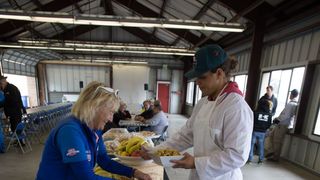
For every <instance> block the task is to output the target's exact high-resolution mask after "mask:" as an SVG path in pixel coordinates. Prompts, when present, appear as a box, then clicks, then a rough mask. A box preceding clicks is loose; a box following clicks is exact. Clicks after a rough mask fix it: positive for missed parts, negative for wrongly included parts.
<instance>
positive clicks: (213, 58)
mask: <svg viewBox="0 0 320 180" xmlns="http://www.w3.org/2000/svg"><path fill="white" fill-rule="evenodd" d="M227 57H228V56H227V53H226V52H225V51H224V50H223V49H222V48H221V47H220V46H219V45H217V44H210V45H206V46H204V47H202V48H200V49H199V50H198V51H197V52H196V55H195V66H194V67H193V69H192V70H190V71H189V72H187V73H186V74H185V76H186V77H187V78H188V79H193V78H197V77H199V76H201V75H202V74H204V73H206V72H208V71H210V70H213V69H215V68H217V67H219V66H220V65H222V64H223V63H224V62H225V61H226V59H227Z"/></svg>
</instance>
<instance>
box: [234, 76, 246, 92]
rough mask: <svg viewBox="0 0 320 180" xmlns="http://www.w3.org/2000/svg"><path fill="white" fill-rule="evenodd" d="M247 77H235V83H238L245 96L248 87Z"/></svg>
mask: <svg viewBox="0 0 320 180" xmlns="http://www.w3.org/2000/svg"><path fill="white" fill-rule="evenodd" d="M247 79H248V76H247V75H236V76H234V82H236V83H237V84H238V86H239V89H240V91H241V92H242V93H243V95H245V94H246V87H247Z"/></svg>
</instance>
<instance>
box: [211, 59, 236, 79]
mask: <svg viewBox="0 0 320 180" xmlns="http://www.w3.org/2000/svg"><path fill="white" fill-rule="evenodd" d="M237 65H238V60H236V59H235V58H234V57H228V58H227V59H226V60H225V61H224V63H223V64H221V65H220V66H218V67H216V68H214V69H213V70H211V72H212V73H215V72H216V71H217V69H219V68H221V69H222V70H223V71H224V73H225V74H226V77H227V78H228V80H229V79H230V76H231V73H232V72H234V71H235V70H236V68H237Z"/></svg>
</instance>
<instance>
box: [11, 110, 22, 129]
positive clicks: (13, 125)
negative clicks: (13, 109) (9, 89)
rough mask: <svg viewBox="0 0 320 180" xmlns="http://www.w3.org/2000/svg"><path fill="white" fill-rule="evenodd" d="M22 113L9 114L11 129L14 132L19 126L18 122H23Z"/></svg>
mask: <svg viewBox="0 0 320 180" xmlns="http://www.w3.org/2000/svg"><path fill="white" fill-rule="evenodd" d="M21 119H22V115H21V114H12V115H9V120H10V125H11V131H12V132H14V131H15V130H16V128H17V126H18V124H19V123H20V122H21Z"/></svg>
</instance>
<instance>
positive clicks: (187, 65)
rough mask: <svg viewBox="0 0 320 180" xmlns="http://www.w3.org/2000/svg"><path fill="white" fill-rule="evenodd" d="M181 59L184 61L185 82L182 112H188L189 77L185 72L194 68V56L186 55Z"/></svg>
mask: <svg viewBox="0 0 320 180" xmlns="http://www.w3.org/2000/svg"><path fill="white" fill-rule="evenodd" d="M181 60H182V61H183V63H184V69H183V84H182V89H183V91H182V93H181V104H182V114H187V112H186V97H187V87H188V79H187V78H186V77H185V76H184V74H185V73H186V72H188V71H189V70H191V69H192V67H193V57H190V56H184V57H183V58H182V59H181Z"/></svg>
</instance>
